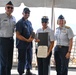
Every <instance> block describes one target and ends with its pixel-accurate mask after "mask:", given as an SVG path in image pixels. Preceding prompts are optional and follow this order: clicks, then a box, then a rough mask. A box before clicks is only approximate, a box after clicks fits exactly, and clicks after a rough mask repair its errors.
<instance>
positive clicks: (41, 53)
mask: <svg viewBox="0 0 76 75" xmlns="http://www.w3.org/2000/svg"><path fill="white" fill-rule="evenodd" d="M47 51H48V47H47V46H39V47H38V51H37V57H38V58H46V57H47Z"/></svg>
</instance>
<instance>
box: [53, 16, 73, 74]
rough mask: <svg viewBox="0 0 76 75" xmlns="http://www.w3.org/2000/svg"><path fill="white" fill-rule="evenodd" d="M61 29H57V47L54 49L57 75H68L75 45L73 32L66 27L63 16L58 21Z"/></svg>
mask: <svg viewBox="0 0 76 75" xmlns="http://www.w3.org/2000/svg"><path fill="white" fill-rule="evenodd" d="M57 24H58V25H59V27H57V28H56V33H55V38H56V46H55V49H54V58H55V63H56V71H57V75H68V64H69V58H70V53H71V49H72V44H73V36H74V34H73V31H72V29H71V28H70V27H68V26H66V25H65V24H66V21H65V19H64V17H63V15H60V16H59V17H58V20H57Z"/></svg>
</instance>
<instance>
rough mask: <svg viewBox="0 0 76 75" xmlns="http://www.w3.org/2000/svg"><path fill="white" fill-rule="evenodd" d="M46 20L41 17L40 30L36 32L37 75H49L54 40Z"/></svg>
mask: <svg viewBox="0 0 76 75" xmlns="http://www.w3.org/2000/svg"><path fill="white" fill-rule="evenodd" d="M48 20H49V19H48V17H47V16H43V17H42V18H41V23H42V28H39V29H38V30H37V32H36V39H35V42H38V48H37V62H38V75H50V73H49V67H50V57H51V54H52V48H53V46H54V40H55V39H54V32H53V30H52V29H50V28H49V27H48ZM46 49H47V50H46ZM46 51H47V52H46ZM46 54H47V55H46Z"/></svg>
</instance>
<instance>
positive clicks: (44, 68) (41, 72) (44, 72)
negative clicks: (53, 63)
mask: <svg viewBox="0 0 76 75" xmlns="http://www.w3.org/2000/svg"><path fill="white" fill-rule="evenodd" d="M51 55H52V53H50V55H49V56H48V57H46V58H37V62H38V75H50V74H49V73H50V72H49V70H50V57H51Z"/></svg>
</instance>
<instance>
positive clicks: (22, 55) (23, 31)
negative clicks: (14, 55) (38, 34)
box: [16, 7, 34, 75]
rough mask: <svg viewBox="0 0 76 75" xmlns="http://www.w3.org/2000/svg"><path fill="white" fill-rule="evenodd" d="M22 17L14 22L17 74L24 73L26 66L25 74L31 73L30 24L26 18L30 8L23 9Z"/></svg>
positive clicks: (30, 74) (31, 38)
mask: <svg viewBox="0 0 76 75" xmlns="http://www.w3.org/2000/svg"><path fill="white" fill-rule="evenodd" d="M22 14H23V17H22V18H21V19H20V20H19V21H18V22H17V23H16V38H17V40H16V47H17V48H18V72H19V75H22V74H23V73H24V69H25V68H26V75H33V74H32V73H31V72H30V69H31V68H32V41H33V39H34V37H32V36H31V35H32V32H33V28H32V24H31V22H30V21H29V20H28V18H29V16H30V9H29V8H27V7H26V8H24V9H23V13H22Z"/></svg>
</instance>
